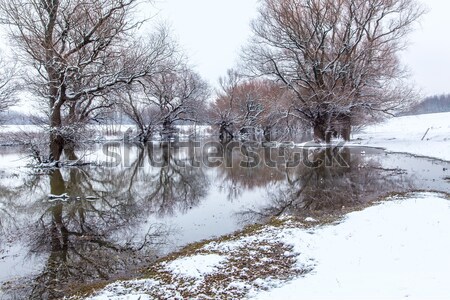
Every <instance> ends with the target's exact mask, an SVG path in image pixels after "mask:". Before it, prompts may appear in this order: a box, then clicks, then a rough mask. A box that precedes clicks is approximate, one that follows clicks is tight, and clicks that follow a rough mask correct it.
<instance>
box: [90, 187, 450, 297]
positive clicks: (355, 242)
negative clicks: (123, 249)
mask: <svg viewBox="0 0 450 300" xmlns="http://www.w3.org/2000/svg"><path fill="white" fill-rule="evenodd" d="M387 200H388V201H384V202H382V203H380V204H379V205H375V206H373V207H370V208H366V209H365V210H363V211H358V212H352V213H349V214H348V215H347V216H345V218H344V219H343V220H341V221H340V222H336V223H334V224H328V225H319V224H316V223H315V220H313V219H307V220H303V221H302V222H299V221H294V220H290V219H286V220H283V221H280V222H279V223H273V224H272V225H267V226H263V227H261V228H258V229H255V230H254V231H250V232H247V233H243V234H240V235H237V236H234V237H229V238H226V239H221V240H218V241H213V242H209V243H206V244H204V245H201V246H198V247H197V248H196V249H192V250H191V251H190V252H189V253H185V254H184V255H181V256H173V257H170V258H168V259H166V260H165V261H162V262H160V263H159V264H158V265H157V266H154V267H153V269H152V270H151V272H150V273H149V274H150V275H149V279H142V280H135V281H126V282H117V283H114V284H112V285H109V286H107V287H106V288H105V289H103V290H102V291H99V292H97V293H96V294H94V295H93V296H91V298H89V299H93V300H102V299H141V300H144V299H218V298H220V299H240V298H253V299H400V298H407V299H449V298H450V285H449V284H448V278H450V259H449V257H448V255H449V254H448V253H449V251H450V202H449V198H448V196H445V195H442V194H431V193H420V194H411V195H409V196H404V197H393V198H390V199H387Z"/></svg>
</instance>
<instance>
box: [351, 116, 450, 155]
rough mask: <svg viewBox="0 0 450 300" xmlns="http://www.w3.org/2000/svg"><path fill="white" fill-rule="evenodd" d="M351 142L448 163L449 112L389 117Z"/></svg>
mask: <svg viewBox="0 0 450 300" xmlns="http://www.w3.org/2000/svg"><path fill="white" fill-rule="evenodd" d="M425 133H426V135H425ZM424 136H425V137H424ZM422 138H423V140H422ZM358 139H361V140H358ZM353 140H354V141H353V142H352V143H351V144H358V145H363V146H374V147H381V148H385V149H386V150H388V151H392V152H404V153H411V154H415V155H419V156H428V157H434V158H438V159H442V160H447V161H450V113H439V114H428V115H418V116H407V117H399V118H392V119H389V120H387V121H386V122H384V123H381V124H378V125H373V126H369V127H367V128H365V129H364V130H363V131H362V132H360V133H357V134H355V135H354V136H353Z"/></svg>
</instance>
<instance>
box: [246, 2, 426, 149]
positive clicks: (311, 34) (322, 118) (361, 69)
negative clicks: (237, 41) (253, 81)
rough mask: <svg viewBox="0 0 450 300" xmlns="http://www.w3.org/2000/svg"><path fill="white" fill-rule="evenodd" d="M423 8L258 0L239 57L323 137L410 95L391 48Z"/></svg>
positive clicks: (410, 4) (391, 107) (389, 108)
mask: <svg viewBox="0 0 450 300" xmlns="http://www.w3.org/2000/svg"><path fill="white" fill-rule="evenodd" d="M423 13H424V9H423V8H422V7H421V6H420V5H419V4H418V3H417V2H416V1H415V0H263V1H262V6H261V8H260V10H259V16H258V18H257V20H256V21H255V22H254V23H253V25H252V27H253V32H254V37H253V40H252V43H251V44H250V46H249V47H248V48H247V49H246V50H245V53H244V59H245V61H246V65H247V67H248V69H249V71H250V72H251V73H252V75H257V76H267V77H269V78H271V79H273V80H277V81H278V82H281V83H282V84H284V85H285V86H286V87H288V88H289V89H291V91H293V93H294V94H295V100H294V101H293V103H292V110H291V113H292V114H293V115H295V116H296V117H298V118H301V119H303V120H305V121H306V122H308V123H309V124H310V125H311V126H312V127H313V128H314V135H315V139H317V140H327V141H329V140H330V138H331V134H332V133H333V132H334V131H336V127H339V131H341V133H342V135H345V138H346V139H347V138H349V135H350V132H349V131H350V124H351V123H352V122H354V120H359V119H361V116H364V115H366V114H368V113H377V112H385V113H390V112H392V111H395V110H396V109H398V108H399V107H400V106H402V105H403V104H405V102H407V100H408V99H410V98H411V96H412V90H411V89H410V88H408V87H407V86H406V85H405V84H404V82H403V81H402V79H403V78H404V77H405V75H406V73H405V72H404V69H403V68H402V66H401V64H400V63H399V59H398V53H399V51H401V50H402V49H404V47H405V38H406V36H407V34H408V33H409V32H410V31H411V30H412V28H413V26H414V24H415V22H416V21H417V20H418V19H419V17H420V16H421V15H422V14H423Z"/></svg>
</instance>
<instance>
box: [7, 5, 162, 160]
mask: <svg viewBox="0 0 450 300" xmlns="http://www.w3.org/2000/svg"><path fill="white" fill-rule="evenodd" d="M142 2H146V1H144V0H142V1H141V0H108V1H106V0H92V1H80V0H42V1H41V0H2V1H0V12H1V22H2V23H3V24H5V25H7V26H8V28H9V36H10V38H11V40H12V43H13V45H14V46H15V47H16V49H18V50H19V58H20V59H21V61H22V62H23V64H24V65H25V66H27V67H29V69H30V70H29V75H30V76H28V77H27V80H28V85H29V87H31V88H32V89H33V91H34V93H35V94H36V96H38V97H39V98H40V99H41V101H42V103H43V104H44V105H45V106H47V111H48V118H49V131H50V141H49V144H50V147H49V150H50V160H55V161H57V160H59V159H60V157H61V154H62V151H63V149H64V147H65V146H66V140H67V136H66V132H67V131H66V130H65V124H64V116H69V118H70V117H75V112H78V113H79V114H78V115H76V118H78V119H80V118H81V119H83V118H85V116H86V115H91V114H92V113H94V111H95V110H96V109H97V108H98V107H104V106H109V105H111V104H110V103H109V102H108V101H109V99H108V97H109V95H111V93H112V92H113V91H115V90H118V89H122V88H123V87H124V86H127V85H130V84H133V83H135V82H136V81H137V80H138V79H140V78H142V77H144V76H148V75H149V74H152V73H153V72H154V71H155V65H158V63H159V62H160V60H161V59H162V58H161V55H159V54H160V52H159V51H160V48H158V47H157V48H156V49H155V48H154V45H153V44H151V43H150V44H149V45H146V44H145V43H140V42H137V41H136V40H135V39H134V38H133V37H134V36H136V33H137V29H138V28H139V26H140V25H141V24H142V21H140V20H137V19H136V17H135V14H134V12H135V11H136V9H137V7H138V6H139V4H141V3H142ZM156 69H157V68H156ZM105 101H106V102H105ZM72 112H73V113H72ZM68 132H71V131H70V130H68Z"/></svg>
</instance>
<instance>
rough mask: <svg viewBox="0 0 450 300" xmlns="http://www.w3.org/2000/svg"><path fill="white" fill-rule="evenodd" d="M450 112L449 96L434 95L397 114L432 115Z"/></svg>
mask: <svg viewBox="0 0 450 300" xmlns="http://www.w3.org/2000/svg"><path fill="white" fill-rule="evenodd" d="M441 112H450V94H443V95H434V96H430V97H427V98H425V99H424V100H423V101H421V102H419V103H417V104H414V105H413V106H412V107H411V108H409V109H408V110H406V111H404V112H401V113H399V115H400V116H410V115H421V114H433V113H441Z"/></svg>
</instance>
